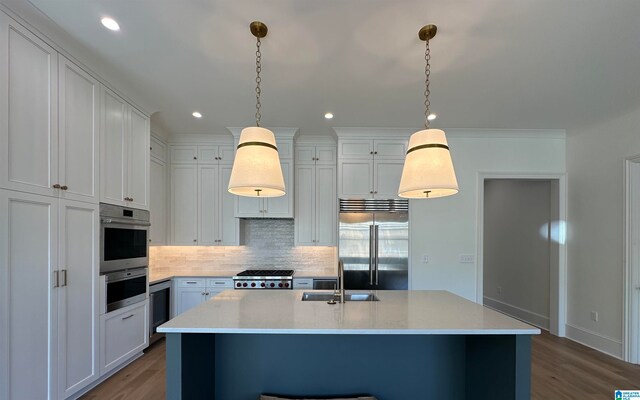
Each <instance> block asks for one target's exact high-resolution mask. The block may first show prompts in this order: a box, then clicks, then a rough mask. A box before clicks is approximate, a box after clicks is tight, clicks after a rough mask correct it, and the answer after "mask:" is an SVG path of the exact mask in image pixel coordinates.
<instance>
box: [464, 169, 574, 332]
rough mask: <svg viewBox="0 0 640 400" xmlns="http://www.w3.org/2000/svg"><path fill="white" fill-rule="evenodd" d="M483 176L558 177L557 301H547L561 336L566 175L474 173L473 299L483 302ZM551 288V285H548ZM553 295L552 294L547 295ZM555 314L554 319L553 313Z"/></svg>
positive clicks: (552, 323) (564, 300)
mask: <svg viewBox="0 0 640 400" xmlns="http://www.w3.org/2000/svg"><path fill="white" fill-rule="evenodd" d="M486 179H545V180H558V182H559V201H560V205H559V219H560V221H565V225H563V228H562V229H561V232H560V237H561V238H562V240H560V242H561V243H559V244H558V274H557V276H556V277H554V278H555V279H557V288H558V293H557V304H553V302H551V303H550V305H549V306H550V307H551V308H552V309H551V310H550V315H551V320H550V324H549V325H550V327H551V329H550V332H551V333H553V334H554V335H557V336H560V337H564V336H565V335H566V332H565V326H566V321H567V245H566V243H565V240H564V238H566V221H567V177H566V174H564V173H539V172H488V171H487V172H484V171H480V172H478V174H477V188H476V189H477V190H476V191H477V193H478V197H477V204H476V218H477V223H476V229H477V231H476V232H477V233H476V265H477V268H476V302H478V303H480V304H482V301H483V299H484V293H483V291H484V287H483V285H484V264H483V263H484V248H483V247H484V181H485V180H486ZM551 287H552V288H553V285H552V286H551ZM550 297H551V299H550V300H553V299H554V296H550ZM555 315H557V321H554V318H553V317H554V316H555Z"/></svg>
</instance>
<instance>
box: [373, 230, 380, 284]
mask: <svg viewBox="0 0 640 400" xmlns="http://www.w3.org/2000/svg"><path fill="white" fill-rule="evenodd" d="M374 235H375V236H374V238H373V243H374V246H375V253H374V256H375V263H376V285H377V284H378V267H379V265H378V240H379V237H378V225H376V226H375V230H374Z"/></svg>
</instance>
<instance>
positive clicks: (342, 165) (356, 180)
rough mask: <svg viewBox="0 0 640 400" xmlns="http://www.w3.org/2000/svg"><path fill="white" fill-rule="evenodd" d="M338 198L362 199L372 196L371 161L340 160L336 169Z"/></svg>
mask: <svg viewBox="0 0 640 400" xmlns="http://www.w3.org/2000/svg"><path fill="white" fill-rule="evenodd" d="M338 174H339V176H338V185H339V186H338V197H340V198H341V199H363V198H370V197H371V196H372V195H373V161H372V160H371V159H369V160H351V159H349V160H341V161H340V162H339V168H338Z"/></svg>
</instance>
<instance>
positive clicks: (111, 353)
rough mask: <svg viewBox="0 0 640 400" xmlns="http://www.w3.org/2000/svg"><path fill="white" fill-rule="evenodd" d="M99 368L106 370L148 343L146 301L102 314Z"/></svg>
mask: <svg viewBox="0 0 640 400" xmlns="http://www.w3.org/2000/svg"><path fill="white" fill-rule="evenodd" d="M102 318H103V320H102V328H101V336H102V337H101V349H102V351H101V364H100V365H101V370H102V373H104V372H107V371H109V370H111V369H113V368H114V367H116V366H118V365H120V364H121V363H123V362H124V361H126V360H127V359H129V358H131V357H132V356H134V355H135V354H136V353H138V352H140V351H142V350H143V349H144V348H145V347H147V345H148V341H149V329H148V321H149V318H148V314H147V301H146V300H145V301H144V302H142V303H139V305H134V306H131V307H127V308H124V309H121V310H117V311H114V312H111V313H108V314H105V315H103V316H102Z"/></svg>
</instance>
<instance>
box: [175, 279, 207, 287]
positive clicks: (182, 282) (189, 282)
mask: <svg viewBox="0 0 640 400" xmlns="http://www.w3.org/2000/svg"><path fill="white" fill-rule="evenodd" d="M206 282H207V280H206V279H205V278H195V279H176V286H177V287H205V286H206Z"/></svg>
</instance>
